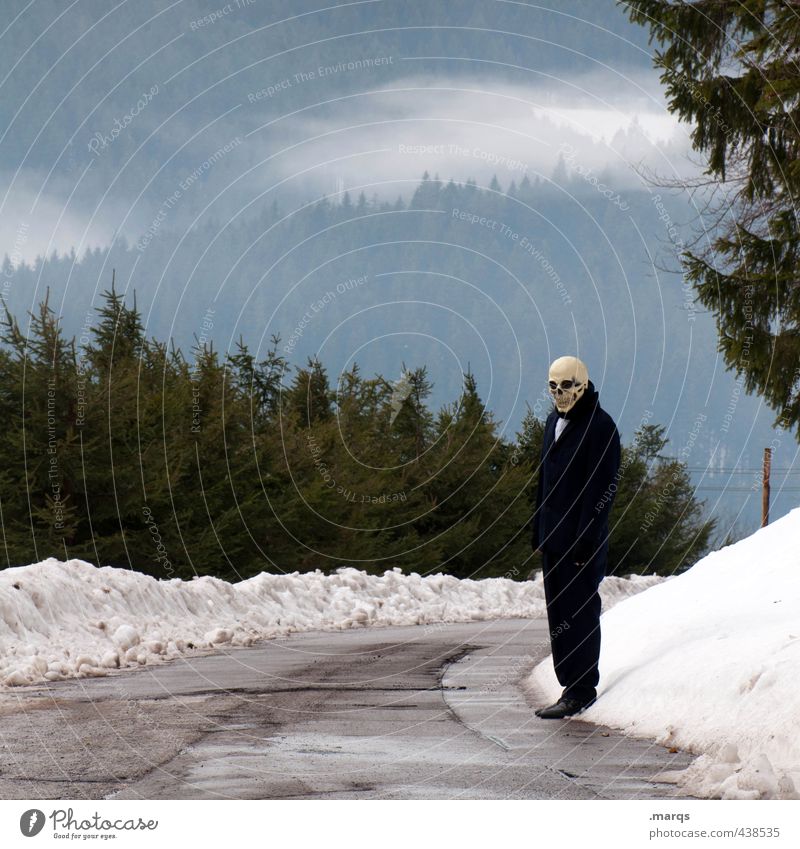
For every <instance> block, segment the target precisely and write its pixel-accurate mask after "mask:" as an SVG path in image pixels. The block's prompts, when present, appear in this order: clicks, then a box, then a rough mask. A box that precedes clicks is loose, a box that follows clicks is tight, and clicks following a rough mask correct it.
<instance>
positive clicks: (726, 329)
mask: <svg viewBox="0 0 800 849" xmlns="http://www.w3.org/2000/svg"><path fill="white" fill-rule="evenodd" d="M625 5H626V6H627V8H628V10H629V14H630V17H631V20H633V21H634V22H636V23H639V24H642V25H644V26H648V27H649V28H650V33H651V40H654V41H656V42H658V44H659V45H660V46H661V49H660V50H659V51H658V52H657V53H656V58H655V64H656V66H657V67H659V68H660V69H661V71H662V73H661V80H662V82H663V83H664V84H665V85H666V93H667V97H668V102H669V109H670V111H672V112H673V113H675V114H676V115H678V116H679V117H680V118H681V119H682V120H685V121H687V122H691V123H692V124H693V125H694V130H693V132H692V144H693V146H694V149H695V150H696V151H698V152H699V153H701V154H702V155H703V156H705V157H706V160H707V169H706V173H707V174H708V175H710V176H711V178H712V179H713V180H716V181H719V188H718V191H717V195H718V200H717V203H716V208H717V209H716V211H717V213H718V220H717V221H716V222H715V224H716V227H715V233H714V238H713V239H712V240H711V241H710V247H708V248H707V249H704V248H703V244H704V243H705V242H706V239H707V236H706V233H707V232H708V231H709V229H714V228H710V227H709V222H708V220H705V221H704V222H703V231H704V232H703V233H702V234H699V235H701V236H702V240H701V241H699V247H698V248H697V249H692V248H690V249H687V250H686V251H685V252H684V253H683V258H682V259H683V266H684V270H685V273H686V276H687V279H688V280H689V281H691V283H692V284H693V285H694V287H695V289H696V292H697V295H698V298H699V301H700V303H701V304H703V306H705V307H707V308H708V309H710V310H711V311H712V312H713V313H714V315H715V316H716V319H717V326H718V330H719V347H720V350H721V351H722V353H723V355H724V359H725V363H726V365H727V366H728V368H729V369H733V370H734V371H735V372H736V374H737V375H739V376H741V377H742V378H743V379H744V384H745V387H746V388H747V390H748V391H751V392H752V391H757V392H759V393H761V394H762V395H763V397H764V398H765V400H766V401H767V403H768V404H769V405H770V406H771V407H772V408H773V409H774V410H775V411H776V412H777V413H778V417H777V420H776V424H777V425H778V426H780V427H784V428H787V429H791V428H797V425H798V424H800V295H799V294H798V293H800V289H798V286H797V275H798V268H799V267H800V220H798V212H797V198H798V194H799V193H800V123H799V122H798V110H800V64H798V45H800V17H799V16H798V14H797V6H796V4H795V3H787V2H785V0H757V2H742V3H724V2H717V0H695V2H680V3H675V2H668V0H627V3H626V4H625ZM700 182H703V181H700ZM796 435H797V437H798V438H799V439H800V429H798V430H797V432H796Z"/></svg>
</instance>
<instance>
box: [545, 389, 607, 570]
mask: <svg viewBox="0 0 800 849" xmlns="http://www.w3.org/2000/svg"><path fill="white" fill-rule="evenodd" d="M562 415H564V418H566V419H567V426H566V428H565V429H564V431H563V432H562V434H561V436H560V437H559V438H558V441H556V438H555V435H556V421H557V420H558V419H559V418H560V417H561V416H562ZM619 465H620V442H619V433H618V431H617V427H616V425H615V424H614V420H613V419H612V418H611V416H609V415H608V413H607V412H606V411H605V410H603V409H602V407H601V406H600V400H599V397H598V395H597V391H596V390H595V388H594V385H593V384H592V382H591V381H589V385H588V386H587V387H586V391H585V392H584V393H583V395H582V396H581V397H580V398H579V399H578V401H577V402H576V403H575V405H574V406H573V407H572V409H571V410H569V411H568V412H567V413H566V414H561V413H559V412H558V411H557V410H555V409H554V410H553V412H552V413H550V415H549V416H548V417H547V422H546V423H545V427H544V440H543V442H542V456H541V463H540V466H539V485H538V489H537V494H536V512H535V513H534V516H533V538H532V543H533V548H534V549H536V548H539V549H541V550H542V551H544V552H546V553H548V554H558V555H562V554H565V553H567V552H569V551H570V550H575V549H578V550H580V551H581V553H582V554H583V555H586V554H588V555H591V554H592V552H594V551H596V550H597V549H598V548H599V547H600V546H601V545H602V544H603V543H604V542H606V541H607V539H608V514H609V511H610V509H611V504H612V502H613V500H614V493H615V492H616V489H617V484H618V483H619V481H618V478H617V473H618V471H619Z"/></svg>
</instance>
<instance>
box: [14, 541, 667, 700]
mask: <svg viewBox="0 0 800 849" xmlns="http://www.w3.org/2000/svg"><path fill="white" fill-rule="evenodd" d="M661 580H662V579H661V578H658V577H656V576H645V577H632V578H631V579H626V578H607V579H606V580H605V581H604V582H603V589H602V596H603V603H604V606H605V608H606V609H607V608H609V607H610V606H611V605H613V604H614V602H615V601H617V600H619V599H622V598H626V597H627V596H629V595H631V594H632V593H636V592H639V591H641V590H643V589H646V588H648V587H650V586H652V585H653V584H655V583H658V582H659V581H661ZM544 615H545V603H544V590H543V586H542V580H541V576H540V577H539V578H537V579H536V580H534V581H522V582H520V581H513V580H509V579H505V578H489V579H486V580H481V581H472V580H459V579H458V578H453V577H451V576H449V575H441V574H439V575H431V576H427V577H421V576H420V575H416V574H412V575H403V574H401V572H400V571H399V570H392V571H387V572H385V573H384V574H383V575H368V574H366V573H365V572H362V571H359V570H357V569H352V568H344V569H340V570H338V571H337V572H336V573H335V574H332V575H324V574H322V572H319V571H316V572H310V573H305V574H299V573H294V574H290V575H272V574H267V573H262V574H260V575H256V576H255V577H253V578H250V579H248V580H246V581H241V582H239V583H237V584H230V583H227V582H226V581H221V580H218V579H216V578H209V577H203V578H196V579H194V580H191V581H181V580H177V579H174V580H169V581H160V580H157V579H155V578H152V577H149V576H147V575H143V574H141V573H139V572H134V571H131V570H127V569H116V568H112V567H110V566H106V567H103V568H97V567H95V566H93V565H92V564H90V563H86V562H85V561H82V560H68V561H66V562H62V561H59V560H55V559H53V558H50V559H48V560H44V561H42V562H41V563H34V564H32V565H30V566H21V567H14V568H10V569H3V570H0V683H1V684H3V685H5V686H21V685H25V684H35V683H37V682H39V683H40V682H42V681H44V680H50V681H55V680H59V679H62V678H69V677H76V676H78V677H87V676H99V675H106V674H108V673H109V672H110V671H111V670H114V669H117V668H121V667H126V666H139V665H144V664H148V663H157V662H160V661H163V660H167V659H170V658H174V657H178V656H181V655H186V654H191V653H192V652H197V651H208V650H209V649H211V648H213V647H214V646H219V645H240V646H241V645H250V644H252V643H253V642H255V641H256V640H263V639H269V638H270V637H276V636H280V635H283V634H288V633H291V632H293V631H308V630H313V629H330V630H341V629H345V628H356V627H363V626H367V625H379V626H380V625H418V624H422V625H425V624H432V623H438V622H468V621H472V620H486V619H495V618H509V617H533V616H544Z"/></svg>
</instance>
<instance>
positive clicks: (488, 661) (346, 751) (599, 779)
mask: <svg viewBox="0 0 800 849" xmlns="http://www.w3.org/2000/svg"><path fill="white" fill-rule="evenodd" d="M547 654H548V643H547V624H546V622H545V621H544V620H540V619H505V620H495V621H491V622H470V623H459V624H449V625H429V626H416V627H404V628H364V629H357V630H350V631H335V632H320V631H314V632H308V633H303V634H294V635H292V636H290V637H286V638H283V639H278V640H273V641H269V642H264V643H260V644H258V645H257V646H253V647H250V648H242V649H230V650H229V651H227V652H222V653H220V652H217V653H214V654H211V653H209V654H206V655H202V656H195V657H192V658H184V659H181V660H178V661H172V662H170V663H166V664H163V665H160V666H154V667H152V668H146V669H142V670H137V671H135V672H121V673H118V674H115V675H113V676H110V677H107V678H96V679H81V680H73V681H64V682H57V683H55V684H49V685H47V686H44V687H40V688H26V689H25V690H19V691H15V692H12V693H10V694H6V695H5V696H4V697H3V699H2V700H0V718H1V721H0V743H2V749H0V798H4V799H57V798H65V799H102V798H118V799H121V798H125V799H198V798H203V799H206V798H207V799H212V798H215V799H219V798H236V799H278V798H280V799H283V798H380V799H456V798H458V799H478V798H483V799H496V798H500V799H597V798H638V799H666V798H682V797H681V796H680V794H679V792H678V791H677V790H676V788H675V786H674V785H671V784H663V783H659V782H658V781H657V780H654V779H655V777H656V776H657V775H658V773H660V772H661V771H663V770H674V769H680V768H683V767H685V766H687V765H688V764H689V763H690V761H691V756H690V755H688V754H686V753H684V752H677V753H671V752H669V751H668V750H667V749H665V748H663V747H662V746H659V745H656V744H652V743H649V742H647V741H642V740H635V739H632V738H628V737H625V736H623V735H620V734H619V733H617V732H614V731H611V730H610V729H606V728H602V727H600V726H595V725H591V724H589V723H586V722H583V721H581V720H578V719H572V720H563V721H553V720H540V719H538V718H537V717H536V716H534V713H533V707H534V706H533V705H531V704H530V703H529V702H528V701H527V700H526V698H530V697H526V695H525V694H524V693H523V691H522V689H521V687H520V685H519V682H520V680H521V679H522V678H523V677H525V676H526V675H527V673H528V672H529V671H530V669H531V667H532V666H533V665H534V664H535V663H537V662H538V661H539V660H541V658H542V657H545V656H546V655H547Z"/></svg>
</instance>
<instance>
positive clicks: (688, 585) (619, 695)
mask: <svg viewBox="0 0 800 849" xmlns="http://www.w3.org/2000/svg"><path fill="white" fill-rule="evenodd" d="M601 629H602V649H601V657H600V686H599V688H598V701H597V702H596V703H595V704H594V705H593V706H592V707H590V708H589V709H588V710H586V711H585V712H584V713H582V714H581V719H585V720H587V721H590V722H597V723H602V724H605V725H610V726H612V727H616V728H621V729H623V730H625V731H626V732H628V733H630V734H634V735H636V736H642V737H651V738H655V739H656V740H658V742H660V743H663V744H664V745H668V746H677V747H680V748H683V749H687V750H689V751H691V752H695V753H698V754H699V755H700V757H698V758H697V759H696V760H695V761H694V762H693V763H692V765H691V766H690V767H689V768H688V769H686V770H684V771H682V772H670V773H665V774H662V778H664V779H665V780H671V781H674V782H676V783H677V784H679V785H680V786H682V787H683V788H684V789H685V790H686V791H687V792H688V793H690V794H692V795H695V796H703V797H713V798H723V799H797V798H800V795H798V792H797V788H800V684H798V682H800V508H798V509H796V510H793V511H792V512H791V513H789V514H788V515H787V516H784V517H783V518H782V519H779V520H778V521H776V522H774V523H773V524H771V525H769V526H767V527H766V528H762V529H761V530H759V531H757V532H756V533H755V534H753V535H752V536H750V537H748V538H747V539H744V540H742V541H741V542H738V543H736V544H735V545H731V546H728V547H726V548H723V549H721V550H720V551H716V552H713V553H712V554H709V555H708V556H707V557H705V558H703V559H702V560H700V561H699V562H698V563H697V564H696V565H695V566H694V567H692V569H690V570H689V571H688V572H685V573H683V574H682V575H679V576H677V577H674V578H672V579H670V580H668V581H664V582H663V583H660V584H658V585H657V586H654V587H651V588H650V589H649V590H647V591H646V592H644V593H641V594H640V595H637V596H636V597H635V598H631V599H628V600H626V601H624V602H623V603H622V604H620V605H618V606H616V607H615V608H614V609H613V610H611V611H609V612H608V613H605V614H604V615H603V617H602V620H601ZM529 685H530V687H531V691H532V693H536V694H537V696H538V697H539V698H542V697H543V698H545V699H555V698H557V697H558V696H559V695H560V693H561V688H560V687H559V685H558V683H557V681H556V678H555V674H554V673H553V667H552V659H551V658H548V659H547V660H546V661H543V662H542V663H541V664H540V665H539V666H537V667H536V669H534V671H533V673H532V674H531V677H530V680H529Z"/></svg>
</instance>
